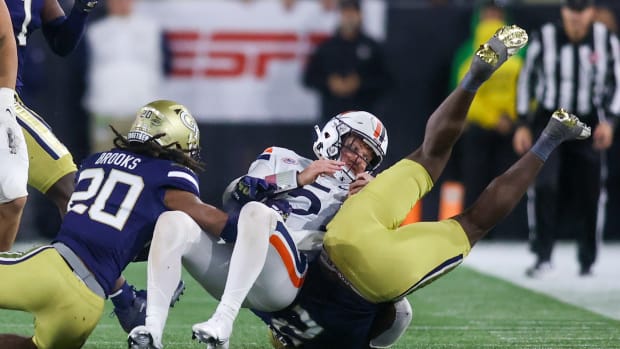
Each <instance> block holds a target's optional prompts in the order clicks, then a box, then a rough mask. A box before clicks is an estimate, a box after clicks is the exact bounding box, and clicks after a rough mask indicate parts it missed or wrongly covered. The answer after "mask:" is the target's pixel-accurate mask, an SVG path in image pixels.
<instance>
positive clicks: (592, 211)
mask: <svg viewBox="0 0 620 349" xmlns="http://www.w3.org/2000/svg"><path fill="white" fill-rule="evenodd" d="M551 113H552V112H550V111H546V110H541V111H540V112H539V113H537V115H536V121H537V123H536V124H535V126H534V134H535V135H536V136H538V135H539V134H540V132H541V131H542V129H543V128H544V126H545V125H546V123H547V121H548V120H549V116H550V115H551ZM580 118H581V119H582V120H584V121H585V122H586V123H588V125H590V126H591V127H592V132H594V128H595V127H596V120H597V119H596V117H595V116H594V115H590V116H585V117H582V116H581V115H580ZM600 177H601V152H600V151H597V150H594V148H593V147H592V137H590V138H588V139H587V140H583V141H569V142H565V143H563V144H561V145H560V146H559V147H558V148H557V149H556V150H555V151H554V152H553V153H552V154H551V155H550V156H549V158H548V159H547V161H546V162H545V165H544V166H543V168H542V170H541V172H540V174H539V175H538V178H537V180H536V184H535V193H536V197H535V201H534V204H535V215H536V218H535V228H534V231H533V232H532V234H531V239H530V243H531V249H532V251H533V252H534V253H535V254H536V255H537V257H538V262H539V263H540V262H546V261H550V259H551V253H552V250H553V244H554V241H555V239H556V236H559V235H563V236H566V235H574V236H575V237H576V240H577V246H578V259H579V264H580V266H581V268H582V270H583V269H586V270H587V269H589V268H590V266H591V265H592V264H593V263H594V261H595V259H596V253H597V246H596V242H597V241H596V240H597V238H596V219H597V211H598V198H599V193H600V187H601V178H600ZM560 233H564V234H560ZM566 233H569V234H566Z"/></svg>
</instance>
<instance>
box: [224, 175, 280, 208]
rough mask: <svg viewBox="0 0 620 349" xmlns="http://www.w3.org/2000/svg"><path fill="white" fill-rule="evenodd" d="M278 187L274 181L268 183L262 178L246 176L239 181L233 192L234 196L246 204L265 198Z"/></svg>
mask: <svg viewBox="0 0 620 349" xmlns="http://www.w3.org/2000/svg"><path fill="white" fill-rule="evenodd" d="M276 189H277V186H276V185H275V184H272V183H267V181H265V180H264V179H262V178H256V177H250V176H244V177H243V178H241V179H240V180H239V182H237V186H236V187H235V191H233V192H232V197H233V198H234V199H235V200H237V201H239V202H240V203H242V204H246V203H248V202H250V201H260V200H263V199H264V198H265V197H267V195H268V194H269V193H270V192H273V191H274V190H276Z"/></svg>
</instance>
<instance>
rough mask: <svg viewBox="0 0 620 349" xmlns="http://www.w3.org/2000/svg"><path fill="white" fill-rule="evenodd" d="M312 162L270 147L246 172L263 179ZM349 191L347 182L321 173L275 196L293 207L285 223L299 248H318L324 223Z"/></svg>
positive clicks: (292, 152)
mask: <svg viewBox="0 0 620 349" xmlns="http://www.w3.org/2000/svg"><path fill="white" fill-rule="evenodd" d="M313 161H314V160H311V159H307V158H304V157H303V156H300V155H298V154H297V153H295V152H294V151H292V150H289V149H286V148H279V147H271V148H267V149H265V151H264V152H263V153H262V154H260V155H259V156H258V158H257V159H256V161H254V162H253V163H252V165H250V170H249V171H248V174H247V175H248V176H251V177H256V178H265V177H266V176H268V175H272V174H274V173H281V172H286V171H292V170H294V171H297V172H301V171H303V170H304V169H305V168H306V167H308V165H310V164H311V163H312V162H313ZM235 183H236V181H235ZM230 189H233V190H234V186H229V189H228V190H230ZM348 190H349V185H348V184H342V182H340V181H338V180H337V179H335V178H333V177H329V176H320V177H319V178H318V179H317V180H316V181H315V182H314V183H312V184H308V185H305V186H303V187H300V188H297V189H293V190H289V191H286V192H284V193H282V194H280V195H279V196H278V197H277V198H284V199H286V200H287V201H288V202H289V204H290V205H291V207H292V208H293V211H292V212H291V214H290V216H289V217H288V219H287V220H286V226H287V228H288V230H289V233H290V234H291V235H292V237H293V239H294V240H295V243H296V244H297V247H298V248H299V249H300V250H314V249H317V248H320V246H321V245H320V243H321V242H322V237H323V234H324V231H325V226H326V225H327V223H328V222H329V221H330V220H331V219H332V217H333V216H334V215H335V214H336V212H337V211H338V209H339V208H340V206H341V205H342V203H343V201H344V200H345V199H346V197H347V193H348Z"/></svg>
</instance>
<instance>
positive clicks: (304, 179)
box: [297, 159, 344, 187]
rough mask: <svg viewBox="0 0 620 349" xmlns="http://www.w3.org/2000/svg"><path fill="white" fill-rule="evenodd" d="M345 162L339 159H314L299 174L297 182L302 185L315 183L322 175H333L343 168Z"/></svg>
mask: <svg viewBox="0 0 620 349" xmlns="http://www.w3.org/2000/svg"><path fill="white" fill-rule="evenodd" d="M342 166H344V162H342V161H338V160H328V159H319V160H315V161H313V162H312V163H311V164H310V165H309V166H308V167H306V168H305V169H304V170H303V171H301V172H300V173H298V174H297V184H298V185H299V186H300V187H301V186H304V185H306V184H310V183H314V181H316V179H317V178H318V177H319V176H320V175H328V176H333V175H334V173H336V172H337V171H340V170H342Z"/></svg>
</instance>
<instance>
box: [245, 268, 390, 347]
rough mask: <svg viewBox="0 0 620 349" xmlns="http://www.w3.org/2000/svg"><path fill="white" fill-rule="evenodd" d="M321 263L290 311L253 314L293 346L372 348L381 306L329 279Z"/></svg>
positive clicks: (311, 274)
mask: <svg viewBox="0 0 620 349" xmlns="http://www.w3.org/2000/svg"><path fill="white" fill-rule="evenodd" d="M319 263H320V262H319V261H318V259H317V261H315V262H313V263H312V264H311V265H310V269H309V270H308V274H307V276H306V280H305V282H304V285H303V286H302V288H301V291H300V292H299V295H298V296H297V299H295V301H294V302H293V303H292V304H291V305H290V306H288V307H287V308H286V309H284V310H281V311H278V312H274V313H265V312H259V311H254V310H253V312H254V313H255V314H256V315H258V316H259V317H260V318H261V319H262V320H263V321H264V322H265V323H267V324H268V325H269V326H270V327H271V329H272V330H273V331H274V332H276V333H277V335H278V337H279V338H280V339H281V340H283V341H284V343H285V344H286V345H289V346H296V347H297V346H302V347H303V348H304V349H310V348H317V349H319V348H343V349H344V348H351V349H357V348H368V343H369V338H368V337H369V334H370V328H371V326H372V322H373V321H374V319H375V316H376V314H377V313H378V311H379V309H380V307H381V305H380V304H373V303H370V302H368V301H366V300H364V299H363V298H361V297H360V296H358V295H357V294H356V293H355V292H353V291H352V290H351V289H349V288H348V287H346V286H345V285H344V284H342V283H340V282H339V281H337V280H335V279H333V278H332V277H330V276H327V275H326V274H325V271H324V270H323V268H322V267H321V266H319Z"/></svg>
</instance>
